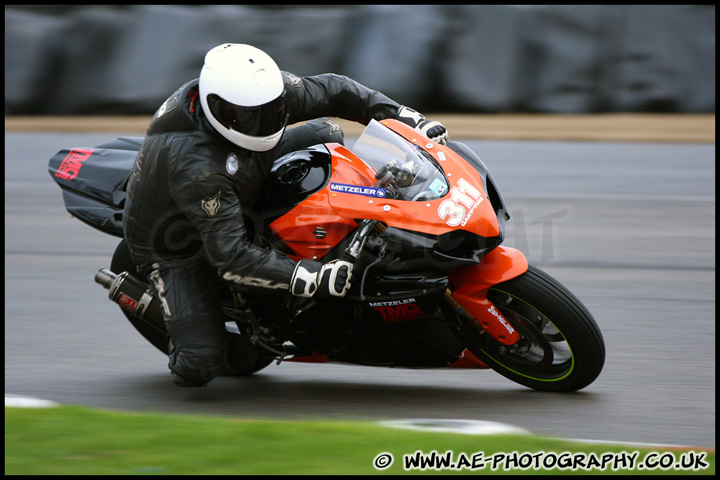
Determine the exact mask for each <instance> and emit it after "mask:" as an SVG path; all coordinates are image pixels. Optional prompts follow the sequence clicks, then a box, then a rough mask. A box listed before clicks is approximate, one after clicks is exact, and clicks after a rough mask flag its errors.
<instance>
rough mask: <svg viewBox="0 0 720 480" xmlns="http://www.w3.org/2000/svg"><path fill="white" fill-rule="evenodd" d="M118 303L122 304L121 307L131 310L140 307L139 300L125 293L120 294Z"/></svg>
mask: <svg viewBox="0 0 720 480" xmlns="http://www.w3.org/2000/svg"><path fill="white" fill-rule="evenodd" d="M118 304H120V306H121V307H123V308H124V309H125V310H128V311H130V312H134V311H135V310H137V307H138V302H136V301H135V300H133V299H132V298H130V297H128V296H127V295H125V294H124V293H123V294H121V295H120V298H118Z"/></svg>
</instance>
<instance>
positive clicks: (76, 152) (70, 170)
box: [55, 148, 95, 180]
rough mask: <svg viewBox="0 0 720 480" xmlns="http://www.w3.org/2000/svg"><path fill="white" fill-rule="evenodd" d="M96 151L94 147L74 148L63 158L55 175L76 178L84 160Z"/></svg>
mask: <svg viewBox="0 0 720 480" xmlns="http://www.w3.org/2000/svg"><path fill="white" fill-rule="evenodd" d="M94 151H95V149H94V148H73V149H72V150H70V152H68V154H67V156H66V157H65V158H64V159H63V161H62V163H61V164H60V166H59V167H58V169H57V172H55V176H56V177H60V178H63V179H65V180H72V179H74V178H75V177H77V176H78V173H80V169H81V168H82V166H83V162H84V161H85V160H87V159H88V158H90V155H92V154H93V152H94Z"/></svg>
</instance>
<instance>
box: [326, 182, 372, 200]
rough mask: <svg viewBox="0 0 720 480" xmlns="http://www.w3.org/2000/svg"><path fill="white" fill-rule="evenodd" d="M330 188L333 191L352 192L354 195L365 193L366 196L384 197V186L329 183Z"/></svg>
mask: <svg viewBox="0 0 720 480" xmlns="http://www.w3.org/2000/svg"><path fill="white" fill-rule="evenodd" d="M330 190H332V191H333V192H342V193H354V194H355V195H365V196H366V197H378V198H385V189H384V188H375V187H358V186H357V185H346V184H344V183H331V184H330Z"/></svg>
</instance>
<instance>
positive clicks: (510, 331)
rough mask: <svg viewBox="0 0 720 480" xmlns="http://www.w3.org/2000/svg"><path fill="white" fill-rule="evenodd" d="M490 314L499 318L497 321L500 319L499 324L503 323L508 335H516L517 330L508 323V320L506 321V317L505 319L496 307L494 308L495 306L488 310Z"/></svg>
mask: <svg viewBox="0 0 720 480" xmlns="http://www.w3.org/2000/svg"><path fill="white" fill-rule="evenodd" d="M488 312H490V314H491V315H492V316H493V317H495V318H497V319H498V322H500V323H502V324H503V325H504V326H505V328H506V329H507V331H508V333H510V334H511V335H512V334H513V333H515V329H514V328H512V326H511V325H510V324H509V323H508V321H507V320H505V317H503V316H502V315H501V314H500V312H498V311H497V310H495V306H494V305H493V306H492V307H490V308H488Z"/></svg>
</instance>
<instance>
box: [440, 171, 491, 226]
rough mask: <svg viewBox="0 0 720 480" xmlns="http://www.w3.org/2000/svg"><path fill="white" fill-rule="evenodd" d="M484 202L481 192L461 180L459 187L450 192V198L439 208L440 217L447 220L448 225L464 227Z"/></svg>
mask: <svg viewBox="0 0 720 480" xmlns="http://www.w3.org/2000/svg"><path fill="white" fill-rule="evenodd" d="M482 201H483V198H482V195H480V191H479V190H478V189H477V188H475V187H473V186H472V185H471V184H470V183H469V182H468V181H467V180H465V179H464V178H461V179H460V180H458V183H457V186H455V187H453V188H452V189H451V190H450V198H449V199H448V200H445V201H444V202H442V203H441V204H440V207H438V215H440V218H442V219H445V218H447V224H448V225H449V226H451V227H457V226H459V225H463V226H464V225H465V224H466V223H467V222H468V220H470V217H471V216H472V214H473V212H474V211H475V209H476V208H477V206H478V205H480V202H482ZM468 212H469V213H468Z"/></svg>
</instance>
